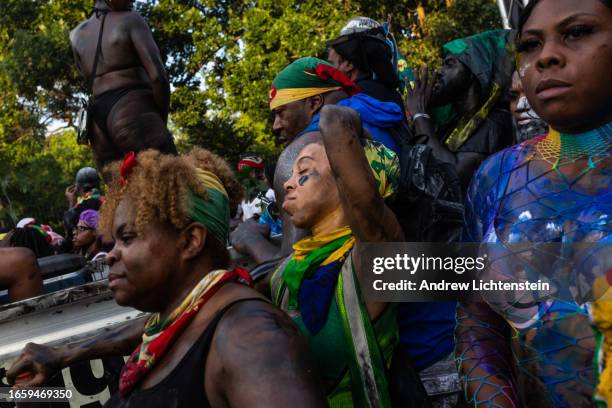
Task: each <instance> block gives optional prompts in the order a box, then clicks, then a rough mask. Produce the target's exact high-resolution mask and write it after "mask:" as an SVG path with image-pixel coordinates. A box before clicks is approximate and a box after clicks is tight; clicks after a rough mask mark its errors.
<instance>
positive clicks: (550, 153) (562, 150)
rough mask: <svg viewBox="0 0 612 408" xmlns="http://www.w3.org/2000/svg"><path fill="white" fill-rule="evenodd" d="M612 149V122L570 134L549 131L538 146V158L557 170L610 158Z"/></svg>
mask: <svg viewBox="0 0 612 408" xmlns="http://www.w3.org/2000/svg"><path fill="white" fill-rule="evenodd" d="M611 147H612V122H610V123H606V124H605V125H603V126H601V127H599V128H597V129H593V130H589V131H588V132H584V133H578V134H569V133H561V132H558V131H556V130H554V129H552V128H551V129H549V131H548V134H547V135H546V137H544V138H542V139H540V140H539V141H538V142H537V145H536V151H537V154H538V156H539V157H540V158H541V159H542V160H544V161H547V162H548V163H550V164H552V165H553V168H557V167H559V166H561V165H563V164H568V163H575V162H576V161H578V160H581V159H584V158H587V157H588V158H589V159H590V160H591V161H592V162H596V161H599V159H602V158H604V157H608V156H609V155H610V152H611Z"/></svg>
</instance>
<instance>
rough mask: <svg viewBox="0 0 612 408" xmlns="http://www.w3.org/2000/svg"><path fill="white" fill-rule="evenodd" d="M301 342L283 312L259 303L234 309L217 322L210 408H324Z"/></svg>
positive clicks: (210, 371)
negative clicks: (224, 407) (226, 407)
mask: <svg viewBox="0 0 612 408" xmlns="http://www.w3.org/2000/svg"><path fill="white" fill-rule="evenodd" d="M312 362H313V358H312V357H311V356H310V352H309V350H308V346H307V344H306V341H305V339H304V338H303V337H302V336H301V335H300V333H299V331H298V328H297V327H296V326H295V325H294V324H293V322H292V321H291V319H290V318H289V317H288V316H287V315H286V314H285V313H283V312H282V311H280V310H278V309H276V308H274V307H273V306H272V305H270V304H268V303H264V302H261V301H252V302H251V301H249V302H243V303H240V304H238V305H235V306H233V307H232V308H231V309H230V310H229V311H228V312H227V313H226V315H225V316H224V317H223V319H222V320H221V321H220V323H219V326H218V327H217V330H216V332H215V336H214V338H213V343H212V346H211V349H210V352H209V355H208V361H207V364H206V379H205V387H206V391H207V395H208V397H209V401H210V403H211V405H212V406H229V407H248V408H251V407H254V408H257V407H266V408H268V407H271V408H274V407H279V408H285V407H292V408H299V407H325V406H327V400H326V398H325V392H324V390H323V386H322V384H321V380H320V377H319V375H318V371H317V370H316V368H315V367H314V365H313V363H312Z"/></svg>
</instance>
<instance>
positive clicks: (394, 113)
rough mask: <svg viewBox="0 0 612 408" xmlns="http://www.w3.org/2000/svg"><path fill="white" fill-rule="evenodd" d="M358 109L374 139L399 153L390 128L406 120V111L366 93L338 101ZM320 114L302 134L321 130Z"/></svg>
mask: <svg viewBox="0 0 612 408" xmlns="http://www.w3.org/2000/svg"><path fill="white" fill-rule="evenodd" d="M336 105H338V106H344V107H347V108H351V109H354V110H356V111H357V112H358V113H359V116H361V122H362V124H363V127H364V128H366V129H367V130H368V132H370V134H371V135H372V139H374V140H376V141H377V142H380V143H382V144H384V145H385V146H386V147H387V148H389V149H391V150H393V151H394V152H395V153H396V154H399V153H400V151H399V147H398V145H397V143H395V140H394V139H393V136H392V135H391V134H390V133H389V129H390V128H392V127H395V126H397V125H399V124H400V123H401V122H402V121H403V120H404V112H402V109H401V108H400V107H399V106H398V105H397V104H395V103H393V102H381V101H379V100H378V99H374V98H372V97H371V96H368V95H366V94H364V93H359V94H357V95H354V96H352V97H350V98H346V99H343V100H341V101H340V102H338V103H336ZM319 119H320V115H319V114H316V115H315V117H314V118H312V121H311V122H310V124H309V125H308V127H307V128H306V129H304V130H303V131H302V132H301V133H300V135H303V134H305V133H308V132H314V131H317V130H319Z"/></svg>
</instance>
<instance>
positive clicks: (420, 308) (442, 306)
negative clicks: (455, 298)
mask: <svg viewBox="0 0 612 408" xmlns="http://www.w3.org/2000/svg"><path fill="white" fill-rule="evenodd" d="M456 306H457V303H456V302H421V303H400V304H399V309H398V314H397V322H398V325H399V332H400V344H399V347H401V348H402V349H403V350H404V351H405V352H406V353H407V354H408V355H409V356H410V357H411V359H412V362H413V364H414V368H415V369H416V370H417V371H421V370H423V369H425V368H427V367H429V366H431V365H432V364H434V363H435V362H437V361H439V360H442V359H443V358H444V357H446V356H448V355H449V354H450V353H451V352H452V351H453V350H454V348H455V340H454V337H453V331H454V329H455V308H456Z"/></svg>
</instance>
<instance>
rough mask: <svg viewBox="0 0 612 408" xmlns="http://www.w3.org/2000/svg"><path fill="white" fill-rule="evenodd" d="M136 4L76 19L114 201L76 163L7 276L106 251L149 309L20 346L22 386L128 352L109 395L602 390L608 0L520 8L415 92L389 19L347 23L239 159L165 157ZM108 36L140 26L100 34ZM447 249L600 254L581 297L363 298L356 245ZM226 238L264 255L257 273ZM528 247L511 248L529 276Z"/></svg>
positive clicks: (355, 396) (288, 400) (393, 398)
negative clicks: (453, 376) (63, 339)
mask: <svg viewBox="0 0 612 408" xmlns="http://www.w3.org/2000/svg"><path fill="white" fill-rule="evenodd" d="M130 5H131V2H129V1H110V0H109V1H103V0H96V2H95V10H94V13H93V14H92V16H91V17H90V18H89V19H88V20H87V21H86V22H84V23H83V24H81V25H80V26H79V27H77V28H76V29H75V30H74V31H73V32H72V34H71V42H72V45H73V48H74V50H75V56H76V59H77V64H78V67H79V70H80V71H81V73H82V74H83V76H84V77H85V79H86V80H87V81H88V84H89V88H90V90H91V93H92V103H90V109H89V110H90V113H92V114H93V122H91V123H90V124H89V126H88V127H87V129H86V135H89V141H90V143H91V145H92V147H93V152H94V155H95V158H96V161H97V163H98V165H99V166H100V167H99V169H100V172H101V174H102V175H103V179H104V181H105V182H106V189H105V194H104V196H102V194H101V192H100V186H99V180H98V172H97V171H96V170H95V169H91V168H84V169H81V170H80V171H79V173H78V174H77V177H76V184H75V186H71V187H69V188H68V189H67V190H66V196H67V198H68V201H69V208H68V210H67V212H66V214H65V216H64V224H65V234H64V236H65V237H66V238H65V239H63V240H62V239H61V238H62V237H61V236H59V235H58V234H56V233H55V232H53V231H50V228H49V227H45V226H44V225H43V226H41V225H39V224H38V223H37V222H36V220H33V219H24V220H23V221H22V222H21V223H20V224H19V225H18V226H17V227H16V228H15V229H14V230H13V231H11V232H10V233H9V234H8V235H7V236H6V237H4V240H3V242H4V243H8V245H7V246H10V247H13V248H1V249H0V251H3V255H2V256H0V265H1V266H0V286H5V287H9V288H12V290H11V292H10V293H9V294H10V296H11V298H12V299H19V298H23V297H29V296H34V295H36V294H40V293H41V292H42V281H41V279H40V273H39V271H37V264H36V258H37V257H41V256H48V255H50V254H52V253H59V252H62V251H72V252H75V253H78V254H80V255H82V256H84V257H85V258H87V259H89V260H93V259H96V258H98V259H99V258H100V257H104V260H105V261H104V262H105V263H106V264H107V265H108V266H109V268H110V273H109V275H108V283H109V288H110V290H112V292H113V294H114V297H115V300H116V302H117V303H118V304H119V305H123V306H131V307H134V308H136V309H139V310H142V311H144V312H147V313H148V315H147V316H146V317H145V318H144V319H141V320H138V321H135V322H133V323H132V324H130V325H128V326H122V327H120V328H117V329H115V330H114V331H112V332H110V333H105V334H102V335H100V336H98V337H96V338H94V339H88V340H86V341H82V342H80V343H74V344H70V345H62V346H57V347H50V346H44V345H35V344H29V345H28V346H27V347H26V348H25V349H24V351H23V352H22V354H21V356H20V357H19V358H18V359H17V361H16V362H15V363H14V365H13V366H12V367H11V369H10V370H9V371H8V373H7V378H8V380H9V382H10V383H12V384H15V385H16V386H19V387H29V386H40V385H43V384H44V383H45V381H46V380H48V379H49V378H50V377H51V376H52V375H53V374H54V372H56V371H57V370H58V369H61V368H63V367H66V366H68V365H70V364H73V363H75V362H78V361H84V360H89V359H91V358H93V357H96V358H97V357H104V356H109V355H117V354H122V355H129V356H130V357H129V358H128V359H127V361H126V364H125V366H124V368H123V370H122V372H121V376H120V380H119V387H118V392H117V393H116V394H114V395H112V397H111V399H110V400H109V401H108V402H107V404H106V405H105V406H107V407H128V406H130V407H140V406H145V405H147V406H151V407H168V406H177V407H193V406H214V407H221V406H236V407H242V406H245V407H247V406H248V407H251V406H279V407H285V406H289V405H291V406H307V407H311V406H332V407H351V406H355V407H390V406H398V407H404V406H410V407H412V406H419V407H420V406H434V407H453V406H464V405H465V404H467V405H470V406H476V407H480V406H489V407H572V408H573V407H590V406H595V405H597V406H607V403H608V401H611V402H612V332H610V327H612V306H610V304H609V303H608V302H606V301H605V297H604V298H603V300H599V299H600V298H602V296H604V295H606V294H607V291H608V289H609V288H610V286H611V284H610V280H609V279H610V278H609V276H608V275H609V273H608V274H606V271H608V272H609V270H610V269H609V268H610V265H609V264H605V262H609V259H611V258H610V257H609V255H606V252H605V251H606V249H605V244H609V243H610V242H611V241H612V234H611V232H612V219H611V218H610V217H611V214H612V208H611V205H612V204H611V203H612V201H611V200H610V197H611V195H610V194H611V191H612V190H611V187H610V178H611V170H612V168H611V166H612V159H611V158H610V152H611V147H612V145H611V142H612V87H611V86H610V85H609V83H608V81H607V76H606V73H607V69H608V68H607V67H608V66H609V64H610V62H612V47H610V44H611V43H612V24H610V21H612V3H611V2H610V1H609V0H584V1H582V2H575V1H573V0H554V1H553V0H531V1H530V2H529V5H528V6H527V7H526V8H525V10H524V12H523V14H522V16H521V20H520V23H519V26H518V27H517V30H494V31H487V32H484V33H478V34H476V35H473V36H470V37H467V38H462V39H456V40H453V41H451V42H449V43H447V44H445V45H444V46H443V48H442V55H443V57H444V61H443V64H442V66H441V67H440V68H439V69H438V70H436V71H433V72H430V70H429V68H428V67H427V66H423V67H420V68H416V69H415V71H414V75H413V76H412V78H411V80H408V79H406V80H405V82H404V83H402V79H401V78H403V77H404V76H405V73H404V75H402V73H401V72H400V68H398V59H399V58H398V53H397V47H396V45H395V42H394V40H393V37H392V36H391V35H390V34H389V32H388V28H389V27H388V24H380V23H378V22H376V21H375V20H373V19H370V18H366V17H359V18H355V19H351V20H350V21H349V22H348V23H347V24H346V26H345V27H344V28H343V29H342V31H341V32H340V34H339V36H338V37H337V38H335V39H332V40H331V41H330V42H329V43H328V44H329V48H328V54H327V60H323V59H319V58H317V57H313V56H303V57H301V58H298V59H296V60H295V61H293V62H291V63H290V64H289V65H287V66H286V67H285V68H284V69H283V70H281V71H280V72H278V73H277V74H276V76H275V78H274V80H273V81H272V85H271V89H270V93H269V95H262V98H265V97H266V96H268V98H269V99H268V102H269V107H270V110H271V112H272V115H273V118H274V119H273V125H272V131H273V132H274V133H275V134H276V135H277V137H278V141H279V143H281V144H282V145H283V151H282V153H281V154H280V156H279V157H278V159H277V160H276V163H272V162H270V163H268V161H270V160H266V161H264V159H263V158H262V157H260V156H258V155H256V154H245V155H244V156H243V157H242V158H241V160H240V161H239V162H238V164H237V165H236V166H235V170H234V169H233V168H232V167H230V165H228V164H227V163H226V162H225V161H224V160H223V159H222V158H220V157H219V156H217V155H215V154H214V153H212V152H210V151H208V150H206V149H204V148H194V149H193V150H192V151H190V152H189V153H187V154H183V155H177V154H176V149H175V148H174V144H173V142H172V138H171V135H170V133H169V131H168V129H167V127H166V121H167V115H168V102H169V95H170V94H169V88H168V86H167V83H168V82H167V77H166V74H165V72H164V71H163V64H161V60H160V57H159V51H158V50H157V48H156V46H155V43H154V42H153V41H152V37H151V35H150V32H149V30H148V28H147V27H146V24H145V23H144V21H143V20H142V18H141V17H140V16H139V15H138V14H137V13H135V12H133V11H131V10H130ZM105 23H106V30H108V31H106V35H104V33H105V27H104V25H105ZM109 31H111V32H117V33H119V32H121V33H127V34H129V35H126V36H121V37H117V38H122V39H123V40H121V41H123V42H121V41H119V43H111V39H110V38H115V37H112V36H111V35H109V34H108V32H109ZM102 53H103V54H104V58H100V54H102ZM401 69H402V70H404V68H403V67H402V68H401ZM402 88H404V89H405V97H402V94H401V90H402ZM119 158H122V160H117V159H119ZM424 158H428V159H424ZM102 166H104V167H102ZM415 169H416V170H415ZM413 170H414V171H413ZM236 174H238V175H239V176H238V177H237V176H236ZM416 179H418V180H420V181H419V182H416V181H415V180H416ZM423 186H425V187H423ZM419 187H420V188H421V190H419V191H421V192H422V193H419V194H413V192H414V191H417V190H416V189H418V188H419ZM432 191H435V192H433V193H432ZM276 203H278V205H277V204H276ZM441 209H443V210H441ZM425 211H428V212H425ZM432 211H438V212H436V213H435V216H434V215H432V214H434V213H433V212H432ZM457 219H458V220H459V224H461V225H459V226H458V227H455V226H454V225H455V224H457V222H456V221H457ZM436 227H438V230H436ZM425 228H427V229H428V231H427V232H425V231H423V230H424V229H425ZM281 233H282V235H280V234H281ZM52 234H54V235H52ZM275 235H280V242H277V241H275V240H273V239H272V237H273V236H275ZM424 237H426V238H424ZM453 240H462V241H464V242H475V243H498V244H502V245H503V246H504V247H505V248H506V250H507V251H511V248H513V247H512V246H511V245H512V244H516V243H529V244H530V245H538V244H541V243H559V244H560V246H559V247H560V248H561V250H560V251H562V253H560V254H557V255H556V256H559V257H561V256H562V257H564V258H567V259H570V260H571V261H572V262H573V264H574V265H580V264H582V263H584V262H587V261H589V262H593V261H592V258H593V257H595V258H596V259H598V260H599V261H598V262H600V263H602V262H603V264H601V265H599V266H598V267H599V269H597V270H598V271H599V272H598V273H599V274H598V275H597V273H596V274H595V276H593V281H592V282H589V283H584V282H583V281H581V282H580V285H581V286H580V287H581V288H582V289H581V290H584V286H585V285H586V286H587V288H588V290H587V291H588V292H589V293H591V295H592V296H591V297H590V298H589V301H585V297H580V296H578V295H577V293H578V290H577V289H576V288H573V287H568V288H562V289H563V290H562V292H568V293H570V294H571V296H574V297H573V298H572V299H573V300H571V301H568V299H567V298H563V299H561V298H555V297H551V298H548V299H545V300H543V301H539V302H531V303H517V302H511V301H510V300H508V301H507V302H505V303H504V302H489V303H487V302H484V301H483V302H468V301H459V302H428V303H425V302H422V303H399V304H398V303H382V302H372V301H370V300H369V299H366V298H364V297H363V294H362V293H363V289H362V288H363V285H364V284H365V282H366V281H367V278H366V277H367V275H368V274H369V273H371V271H369V270H364V268H363V264H362V263H361V262H360V260H361V258H362V257H363V256H364V248H365V244H366V243H372V242H415V241H438V242H448V241H453ZM26 241H27V242H26ZM62 241H63V242H62ZM24 242H25V244H22V243H24ZM579 243H591V244H593V243H599V244H604V247H603V248H604V249H603V250H602V252H600V253H598V254H597V255H596V256H593V254H592V253H585V252H584V251H583V252H581V251H572V250H571V246H572V244H579ZM26 244H27V245H26ZM43 244H44V245H43ZM228 244H231V245H232V247H233V249H234V250H236V251H238V252H241V253H244V254H246V255H249V256H250V257H251V258H252V259H253V260H255V262H256V263H257V264H259V265H260V267H258V270H259V271H260V272H261V271H263V272H264V273H260V274H259V275H258V280H257V281H255V282H253V279H252V275H251V274H249V271H246V270H244V269H241V268H233V267H232V265H231V260H230V256H229V253H228V249H227V246H228ZM14 247H26V248H29V249H24V248H14ZM536 256H537V252H530V253H529V254H528V255H525V253H509V254H508V255H507V258H505V259H507V262H508V265H510V263H511V262H514V261H513V259H520V262H522V264H523V265H526V266H524V268H528V267H532V268H533V265H536V263H535V260H534V258H535V257H536ZM540 261H541V260H538V262H540ZM549 266H550V264H549ZM606 268H607V269H606ZM508 269H511V268H510V266H508ZM593 270H596V269H595V268H594V269H593ZM6 271H11V272H12V273H6ZM519 272H520V271H519ZM519 272H516V273H519ZM4 275H6V276H4ZM606 282H607V283H606ZM451 362H454V363H455V364H456V371H455V373H457V375H458V376H457V378H458V384H459V386H458V387H457V388H456V389H455V388H452V387H451V388H449V389H448V390H446V392H443V393H439V392H438V393H433V392H432V391H431V389H432V388H431V387H430V386H429V385H428V384H427V381H428V380H427V378H429V377H428V375H427V374H428V373H431V372H435V371H436V368H439V367H444V366H448V364H449V363H451ZM434 394H435V395H434Z"/></svg>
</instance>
